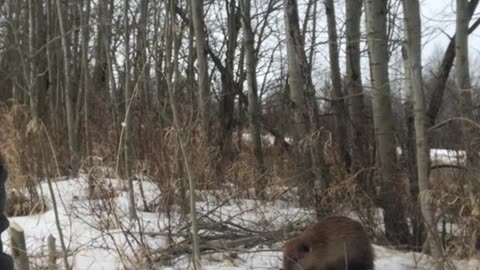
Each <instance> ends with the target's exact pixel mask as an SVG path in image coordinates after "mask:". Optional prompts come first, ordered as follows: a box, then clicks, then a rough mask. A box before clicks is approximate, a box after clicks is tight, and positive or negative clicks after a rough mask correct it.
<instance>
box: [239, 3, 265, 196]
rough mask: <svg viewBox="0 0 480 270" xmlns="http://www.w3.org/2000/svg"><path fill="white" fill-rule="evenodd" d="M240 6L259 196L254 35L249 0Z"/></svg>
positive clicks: (261, 181)
mask: <svg viewBox="0 0 480 270" xmlns="http://www.w3.org/2000/svg"><path fill="white" fill-rule="evenodd" d="M240 7H241V11H242V26H243V39H244V40H243V44H244V45H243V46H244V47H245V66H246V69H247V85H248V115H249V120H250V130H251V134H252V138H253V140H252V141H253V149H254V150H253V151H254V154H255V159H256V161H257V164H256V165H257V168H256V169H257V170H256V171H257V179H256V181H257V185H256V189H255V191H256V194H257V196H259V197H260V198H262V197H263V196H264V194H263V193H264V189H265V183H264V179H263V177H262V176H263V174H264V173H265V165H264V161H263V151H262V137H261V130H260V121H259V118H260V116H261V115H260V104H259V102H258V93H257V71H256V69H257V63H256V57H255V48H254V46H255V36H254V33H253V30H252V23H251V21H252V16H251V14H250V8H251V3H250V0H241V2H240Z"/></svg>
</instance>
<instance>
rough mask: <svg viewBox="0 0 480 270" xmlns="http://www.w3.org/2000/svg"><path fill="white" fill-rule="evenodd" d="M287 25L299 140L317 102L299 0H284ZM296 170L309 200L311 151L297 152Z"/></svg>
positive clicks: (301, 189)
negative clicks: (302, 27) (304, 38)
mask: <svg viewBox="0 0 480 270" xmlns="http://www.w3.org/2000/svg"><path fill="white" fill-rule="evenodd" d="M283 3H284V11H285V29H286V31H285V32H286V34H287V55H288V86H289V90H290V99H291V101H292V103H293V104H292V106H293V121H294V126H295V133H294V136H295V139H296V140H297V141H298V140H300V139H301V138H302V136H305V135H307V134H308V133H309V132H310V131H311V129H312V122H313V121H314V120H313V118H314V114H315V113H314V111H313V110H312V109H313V108H312V106H315V105H312V103H315V100H314V95H313V96H311V95H312V90H313V89H312V88H311V86H312V85H311V84H310V83H309V82H311V78H310V69H309V67H308V66H306V57H305V51H304V46H303V42H302V40H303V38H302V35H301V33H300V27H299V19H298V6H297V1H296V0H284V2H283ZM296 161H297V171H298V175H299V178H298V179H299V181H298V183H299V185H300V186H299V189H298V193H299V196H300V201H301V202H302V203H303V204H306V203H308V201H309V200H310V199H311V198H310V196H311V195H312V193H311V191H312V190H313V187H314V182H313V179H314V175H313V173H312V171H311V168H312V164H313V161H312V156H311V155H310V153H304V152H302V151H299V152H298V153H297V156H296Z"/></svg>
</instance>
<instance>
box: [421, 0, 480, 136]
mask: <svg viewBox="0 0 480 270" xmlns="http://www.w3.org/2000/svg"><path fill="white" fill-rule="evenodd" d="M478 2H479V0H471V1H470V2H469V3H468V11H467V13H466V17H465V19H467V18H468V21H470V20H471V18H472V16H473V13H474V11H475V9H476V8H477V6H478ZM479 20H480V19H477V22H478V21H479ZM477 26H478V24H476V26H475V24H474V25H472V27H471V28H470V29H469V33H471V32H473V30H475V28H476V27H477ZM455 39H456V38H455V36H454V37H453V38H451V39H450V43H449V44H448V47H447V49H446V50H445V53H444V54H443V58H442V62H441V64H440V66H439V67H438V69H437V71H436V72H435V76H436V80H435V84H434V86H433V87H432V89H434V90H433V93H432V96H431V97H430V104H429V106H428V110H427V116H428V124H429V125H430V126H433V125H434V124H435V121H436V120H437V116H438V112H439V111H440V108H441V107H442V103H443V94H444V92H445V88H446V85H447V80H448V77H449V74H450V70H451V69H452V66H453V61H454V60H455V54H456V50H455V47H456V46H455Z"/></svg>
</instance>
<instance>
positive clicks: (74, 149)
mask: <svg viewBox="0 0 480 270" xmlns="http://www.w3.org/2000/svg"><path fill="white" fill-rule="evenodd" d="M56 2H57V16H58V24H59V27H60V35H61V42H62V52H63V71H64V78H63V79H64V82H65V83H64V95H65V109H66V112H67V128H68V144H69V148H70V155H71V157H72V158H74V157H77V155H78V154H79V150H78V147H79V144H78V142H77V131H76V126H75V122H76V121H75V115H74V110H73V102H72V93H71V91H72V90H71V84H70V64H69V61H68V59H69V58H68V44H67V36H66V32H65V25H64V20H63V12H64V11H65V10H64V9H63V8H62V4H61V1H60V0H56Z"/></svg>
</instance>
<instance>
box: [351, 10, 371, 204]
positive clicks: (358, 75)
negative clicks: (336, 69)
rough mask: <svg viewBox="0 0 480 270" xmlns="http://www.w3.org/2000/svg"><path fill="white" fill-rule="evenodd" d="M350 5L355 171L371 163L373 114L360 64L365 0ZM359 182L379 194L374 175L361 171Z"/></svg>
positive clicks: (352, 131)
mask: <svg viewBox="0 0 480 270" xmlns="http://www.w3.org/2000/svg"><path fill="white" fill-rule="evenodd" d="M345 5H346V17H347V21H346V36H347V37H346V38H347V60H346V62H347V64H346V66H347V78H346V86H345V87H346V92H347V93H348V94H349V95H350V116H351V119H352V121H351V122H352V127H351V134H352V169H353V171H354V172H357V171H360V170H363V169H364V168H366V167H370V166H371V161H370V155H369V145H370V142H369V140H368V134H369V132H368V130H369V126H370V124H371V123H370V121H369V120H368V119H369V118H370V116H369V115H367V112H366V108H365V101H364V95H363V86H362V85H363V84H362V71H361V68H360V55H361V54H360V39H361V33H360V24H361V17H362V5H363V0H349V1H345ZM357 179H358V181H357V182H358V184H359V186H360V187H362V189H363V190H364V191H365V192H366V193H367V194H369V195H371V196H373V195H374V194H375V189H374V186H373V183H371V178H369V177H368V174H367V172H360V173H359V175H358V178H357Z"/></svg>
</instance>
